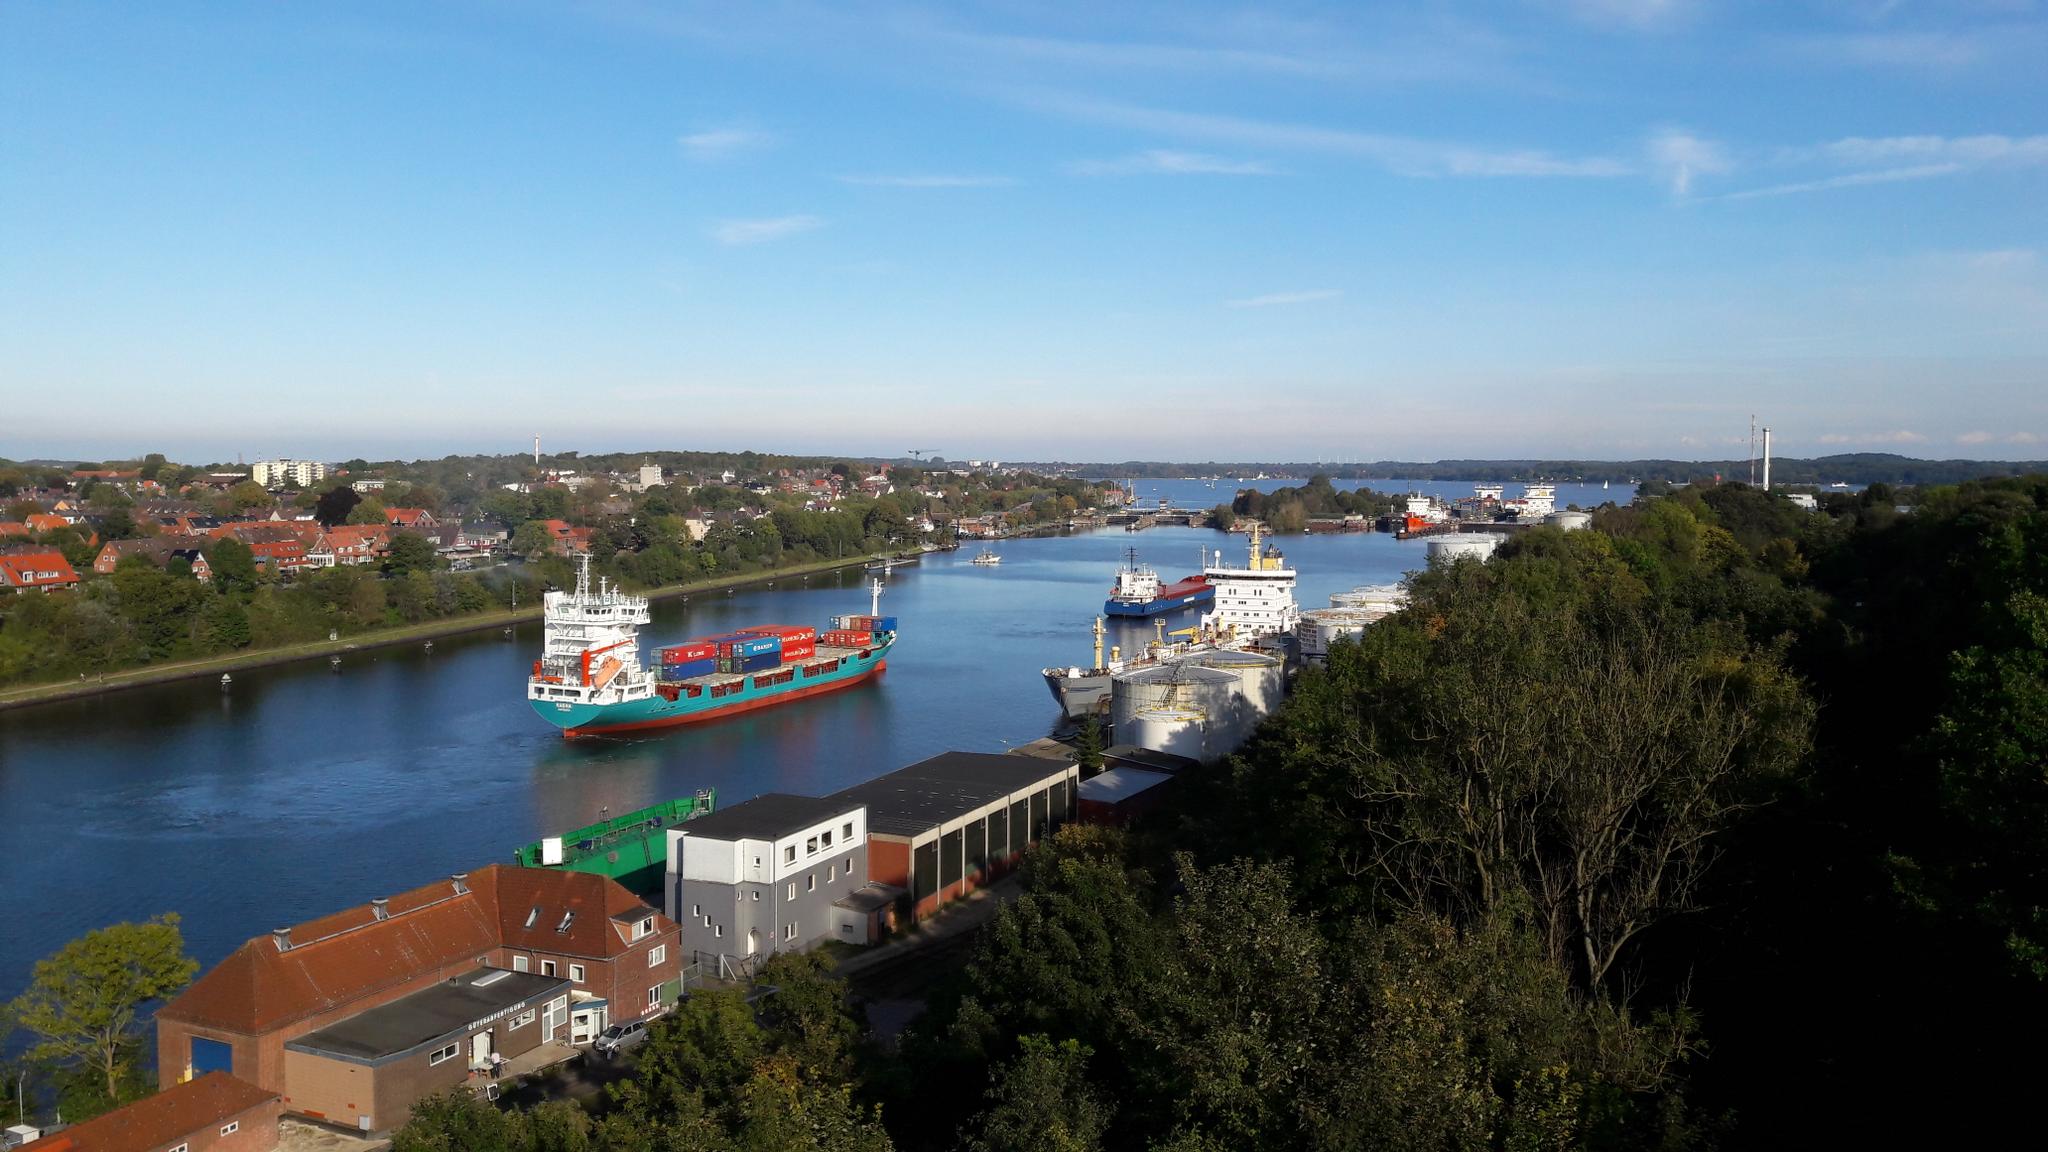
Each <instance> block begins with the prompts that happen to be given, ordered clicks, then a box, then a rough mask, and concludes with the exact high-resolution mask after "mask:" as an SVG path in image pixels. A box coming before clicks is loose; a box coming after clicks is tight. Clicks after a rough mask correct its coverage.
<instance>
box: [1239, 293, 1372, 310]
mask: <svg viewBox="0 0 2048 1152" xmlns="http://www.w3.org/2000/svg"><path fill="white" fill-rule="evenodd" d="M1343 294H1344V290H1343V289H1341V288H1311V289H1309V290H1307V291H1305V292H1274V293H1271V294H1269V295H1265V296H1249V297H1246V298H1245V299H1243V300H1231V301H1228V302H1226V303H1225V304H1224V307H1226V308H1274V307H1279V306H1282V305H1287V304H1312V303H1314V302H1316V301H1318V300H1335V299H1336V298H1337V297H1339V296H1342V295H1343Z"/></svg>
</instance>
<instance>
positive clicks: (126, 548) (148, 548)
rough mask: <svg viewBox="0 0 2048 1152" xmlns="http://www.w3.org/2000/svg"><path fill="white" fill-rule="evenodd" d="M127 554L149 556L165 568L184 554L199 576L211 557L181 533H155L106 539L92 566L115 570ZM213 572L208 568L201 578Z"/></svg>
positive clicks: (108, 571)
mask: <svg viewBox="0 0 2048 1152" xmlns="http://www.w3.org/2000/svg"><path fill="white" fill-rule="evenodd" d="M123 556H141V558H147V560H150V564H156V566H158V568H164V566H168V564H170V562H172V560H176V558H182V560H184V562H186V564H190V566H193V576H199V566H201V564H205V562H207V558H205V556H203V553H201V551H199V549H197V547H195V545H193V541H188V539H178V537H164V535H154V537H141V539H111V541H106V543H102V545H100V553H98V556H94V558H92V570H94V572H98V574H100V576H106V574H111V572H113V570H115V568H117V566H119V564H121V558H123ZM209 576H211V570H209V572H207V576H199V578H201V580H207V578H209Z"/></svg>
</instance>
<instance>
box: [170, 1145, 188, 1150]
mask: <svg viewBox="0 0 2048 1152" xmlns="http://www.w3.org/2000/svg"><path fill="white" fill-rule="evenodd" d="M190 1147H191V1145H189V1144H180V1145H178V1146H177V1147H175V1148H173V1149H171V1152H185V1150H186V1149H187V1148H190Z"/></svg>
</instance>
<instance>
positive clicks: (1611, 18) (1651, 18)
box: [1564, 0, 1694, 31]
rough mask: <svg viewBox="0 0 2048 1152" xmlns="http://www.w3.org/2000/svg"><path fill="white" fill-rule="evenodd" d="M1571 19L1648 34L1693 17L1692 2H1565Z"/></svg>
mask: <svg viewBox="0 0 2048 1152" xmlns="http://www.w3.org/2000/svg"><path fill="white" fill-rule="evenodd" d="M1564 2H1565V7H1566V8H1567V9H1568V10H1570V12H1571V13H1572V15H1574V16H1577V17H1578V18H1579V19H1581V20H1584V21H1586V22H1587V23H1589V24H1602V25H1609V26H1620V27H1624V28H1634V29H1637V30H1641V31H1647V30H1650V29H1654V28H1661V27H1664V26H1666V25H1669V24H1672V23H1675V22H1676V21H1679V20H1682V19H1684V18H1685V17H1687V16H1689V15H1691V13H1692V9H1693V7H1694V5H1693V3H1692V0H1564Z"/></svg>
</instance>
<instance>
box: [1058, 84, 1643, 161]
mask: <svg viewBox="0 0 2048 1152" xmlns="http://www.w3.org/2000/svg"><path fill="white" fill-rule="evenodd" d="M1031 103H1032V104H1033V105H1034V106H1036V107H1038V108H1040V109H1043V110H1045V111H1048V112H1052V113H1055V114H1059V115H1064V116H1068V117H1070V118H1073V119H1076V120H1084V121H1088V122H1091V123H1097V124H1112V125H1116V126H1118V127H1122V128H1129V129H1133V130H1135V131H1140V132H1151V133H1155V134H1157V135H1162V136H1183V137H1190V138H1196V139H1205V140H1220V141H1226V142H1228V143H1232V144H1241V145H1245V146H1248V147H1253V148H1261V149H1267V150H1272V151H1282V150H1285V151H1299V152H1326V153H1332V154H1336V155H1346V156H1355V157H1359V158H1361V159H1364V160H1369V161H1372V162H1374V163H1377V164H1379V165H1381V166H1382V167H1384V168H1386V169H1387V170H1388V171H1391V172H1393V173H1395V174H1397V175H1401V176H1418V177H1441V176H1574V177H1613V176H1626V175H1628V174H1629V173H1631V172H1633V171H1635V167H1634V165H1632V164H1628V163H1625V162H1623V161H1620V160H1616V159H1613V158H1611V157H1605V156H1583V157H1575V156H1556V155H1552V154H1551V153H1549V152H1544V151H1540V150H1536V149H1492V148H1480V147H1475V146H1471V145H1465V144H1452V143H1444V142H1441V141H1434V140H1418V139H1414V138H1411V137H1406V136H1392V135H1386V134H1383V133H1377V132H1354V131H1350V130H1347V129H1342V128H1321V127H1317V126H1315V125H1308V124H1288V123H1284V122H1276V121H1270V120H1254V119H1249V118H1246V117H1241V116H1216V115H1209V114H1206V113H1200V112H1176V111H1172V110H1170V109H1163V108H1146V107H1141V106H1137V105H1130V104H1116V103H1110V102H1106V101H1098V100H1091V99H1085V98H1078V97H1072V96H1065V95H1054V96H1045V95H1043V94H1041V95H1039V96H1037V97H1034V98H1032V99H1031Z"/></svg>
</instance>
